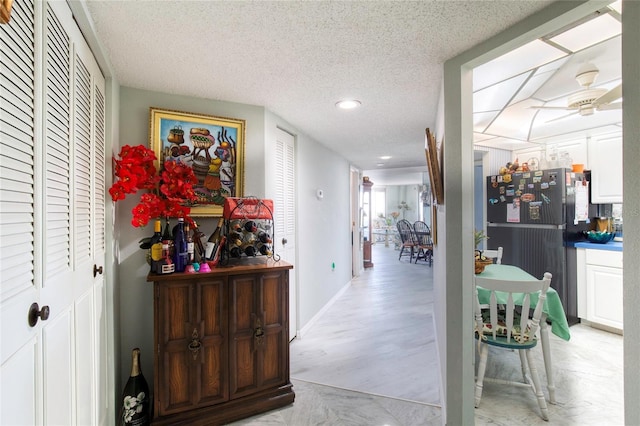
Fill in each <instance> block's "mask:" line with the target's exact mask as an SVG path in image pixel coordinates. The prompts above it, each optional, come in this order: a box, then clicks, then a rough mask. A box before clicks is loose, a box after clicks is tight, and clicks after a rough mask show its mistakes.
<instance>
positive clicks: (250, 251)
mask: <svg viewBox="0 0 640 426" xmlns="http://www.w3.org/2000/svg"><path fill="white" fill-rule="evenodd" d="M244 254H246V255H247V256H248V257H254V256H255V255H256V247H255V246H254V245H247V246H245V248H244Z"/></svg>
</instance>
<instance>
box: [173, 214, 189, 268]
mask: <svg viewBox="0 0 640 426" xmlns="http://www.w3.org/2000/svg"><path fill="white" fill-rule="evenodd" d="M173 243H174V252H173V263H175V264H176V272H184V268H186V266H187V256H188V253H187V237H186V235H185V232H184V218H182V217H179V218H178V225H177V226H176V229H175V232H174V235H173Z"/></svg>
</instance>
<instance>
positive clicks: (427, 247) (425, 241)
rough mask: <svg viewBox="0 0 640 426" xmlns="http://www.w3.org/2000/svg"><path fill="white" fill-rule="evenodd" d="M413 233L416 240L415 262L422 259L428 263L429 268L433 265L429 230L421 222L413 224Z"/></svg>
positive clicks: (417, 221)
mask: <svg viewBox="0 0 640 426" xmlns="http://www.w3.org/2000/svg"><path fill="white" fill-rule="evenodd" d="M413 232H414V234H415V238H416V249H417V252H416V261H415V263H418V260H420V259H423V260H425V261H426V262H429V266H431V264H432V263H433V240H432V239H431V229H429V226H428V225H427V224H426V223H424V222H423V221H421V220H416V221H415V222H414V223H413Z"/></svg>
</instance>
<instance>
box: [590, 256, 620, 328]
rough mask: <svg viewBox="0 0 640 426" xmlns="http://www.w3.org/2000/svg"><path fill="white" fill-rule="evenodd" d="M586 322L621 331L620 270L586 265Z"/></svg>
mask: <svg viewBox="0 0 640 426" xmlns="http://www.w3.org/2000/svg"><path fill="white" fill-rule="evenodd" d="M587 292H588V293H587V294H588V304H587V320H589V321H591V322H595V323H598V324H603V325H606V326H609V327H615V328H618V329H622V324H623V322H622V320H623V318H622V293H623V287H622V270H621V269H618V268H610V267H607V266H598V265H587Z"/></svg>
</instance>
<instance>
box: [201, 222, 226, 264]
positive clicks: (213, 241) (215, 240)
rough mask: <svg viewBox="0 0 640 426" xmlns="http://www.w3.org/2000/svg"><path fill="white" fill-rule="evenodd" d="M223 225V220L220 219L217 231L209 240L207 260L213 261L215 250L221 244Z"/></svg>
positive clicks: (205, 254) (206, 252)
mask: <svg viewBox="0 0 640 426" xmlns="http://www.w3.org/2000/svg"><path fill="white" fill-rule="evenodd" d="M223 223H224V219H223V218H220V219H218V225H217V226H216V229H215V230H214V231H213V232H212V233H211V236H210V237H209V239H208V240H207V247H206V249H205V252H204V257H205V259H207V260H211V259H213V255H214V252H215V249H216V247H217V246H218V245H219V244H220V233H221V232H222V225H223Z"/></svg>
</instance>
